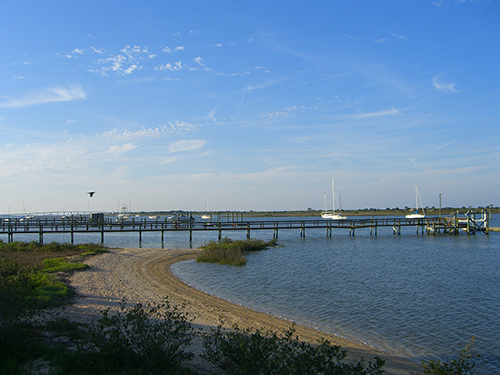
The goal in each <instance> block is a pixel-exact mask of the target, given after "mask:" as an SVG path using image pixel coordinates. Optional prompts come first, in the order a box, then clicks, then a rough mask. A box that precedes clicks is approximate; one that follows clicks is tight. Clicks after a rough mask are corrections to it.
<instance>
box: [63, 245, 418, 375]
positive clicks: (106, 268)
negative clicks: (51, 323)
mask: <svg viewBox="0 0 500 375" xmlns="http://www.w3.org/2000/svg"><path fill="white" fill-rule="evenodd" d="M198 252H199V250H169V249H111V250H110V251H109V252H107V253H104V254H100V255H97V256H93V257H90V258H88V259H87V260H86V261H85V263H87V264H89V265H90V266H91V268H90V269H88V270H86V271H83V272H75V273H74V274H73V275H72V276H71V277H70V285H71V286H72V287H73V288H74V289H75V291H76V293H77V297H76V300H75V302H74V303H73V304H72V305H70V306H67V307H66V309H65V311H64V312H63V316H67V317H68V318H69V319H70V320H74V321H79V322H91V321H93V320H95V319H96V318H99V317H100V311H101V310H103V309H105V308H108V307H109V308H110V309H111V310H116V309H117V308H118V304H119V303H120V302H121V301H122V300H125V301H127V303H129V304H136V303H141V304H144V305H146V304H148V303H160V302H162V301H164V299H165V298H166V297H168V299H169V301H170V302H171V303H172V304H175V305H178V306H181V305H183V306H184V307H183V308H182V311H184V312H185V313H187V314H188V317H190V318H191V319H193V325H194V327H195V328H202V329H203V330H207V331H208V330H209V329H210V328H211V327H215V326H217V325H219V324H220V323H221V321H224V326H226V327H228V328H230V327H232V326H234V325H235V324H237V325H238V326H239V327H240V328H243V329H245V328H254V329H261V330H263V331H266V330H272V331H274V332H278V333H279V332H283V331H286V330H288V329H289V328H290V327H291V326H292V322H291V321H289V320H285V319H280V318H277V317H274V316H271V315H268V314H265V313H261V312H258V311H254V310H252V309H249V308H246V307H243V306H240V305H236V304H233V303H230V302H228V301H225V300H222V299H219V298H217V297H214V296H211V295H209V294H207V293H205V292H202V291H199V290H197V289H195V288H193V287H191V286H189V285H187V284H185V283H184V282H182V281H181V280H179V279H178V278H176V277H175V276H174V275H173V274H172V272H171V271H170V266H171V265H172V264H174V263H176V262H180V261H185V260H189V259H193V258H194V257H195V256H196V254H197V253H198ZM295 329H296V333H297V335H298V336H299V338H300V339H302V340H306V341H309V342H311V343H317V342H318V341H319V340H320V339H321V338H325V339H327V340H329V341H330V342H331V343H334V344H337V345H340V346H341V347H342V348H344V349H346V350H347V352H348V356H349V357H350V358H353V359H358V358H359V357H363V358H365V359H366V360H371V359H372V358H373V357H374V356H376V355H378V356H380V357H382V358H384V359H385V360H386V366H385V370H386V371H387V373H389V374H417V373H421V372H422V371H421V366H420V364H419V363H415V362H414V361H411V360H409V359H406V358H401V357H398V356H394V355H390V354H387V353H383V352H380V351H378V350H376V349H374V348H372V347H370V346H367V345H361V344H358V343H354V342H351V341H348V340H345V339H342V338H340V337H337V336H332V335H329V334H326V333H323V332H320V331H318V330H315V329H313V328H309V327H305V326H301V325H299V324H297V325H295ZM190 350H191V351H192V352H193V353H195V359H194V360H193V361H192V364H191V365H192V366H193V367H194V368H196V369H197V370H198V371H200V372H204V373H211V371H214V370H215V369H214V368H213V367H212V366H211V365H210V364H207V363H204V362H203V361H202V360H201V359H200V357H199V354H201V353H202V350H203V348H202V345H201V339H197V340H194V342H193V345H192V347H191V348H190Z"/></svg>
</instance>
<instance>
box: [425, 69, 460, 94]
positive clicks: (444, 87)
mask: <svg viewBox="0 0 500 375" xmlns="http://www.w3.org/2000/svg"><path fill="white" fill-rule="evenodd" d="M442 75H443V74H438V75H437V76H435V77H433V78H432V84H433V85H434V87H435V88H436V89H438V90H439V91H443V92H446V93H448V94H455V93H458V92H462V91H461V90H457V89H456V88H455V86H456V83H441V82H438V80H439V79H440V78H441V76H442Z"/></svg>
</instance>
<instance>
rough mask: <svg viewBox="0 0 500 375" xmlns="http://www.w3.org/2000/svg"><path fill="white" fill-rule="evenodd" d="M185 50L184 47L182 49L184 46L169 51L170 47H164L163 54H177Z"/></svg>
mask: <svg viewBox="0 0 500 375" xmlns="http://www.w3.org/2000/svg"><path fill="white" fill-rule="evenodd" d="M185 49H186V47H184V46H177V47H175V48H174V49H171V48H170V47H167V46H165V47H163V52H167V53H173V52H177V51H183V50H185Z"/></svg>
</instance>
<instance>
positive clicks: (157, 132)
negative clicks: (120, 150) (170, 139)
mask: <svg viewBox="0 0 500 375" xmlns="http://www.w3.org/2000/svg"><path fill="white" fill-rule="evenodd" d="M199 126H200V125H197V124H191V123H187V122H184V121H177V122H169V123H168V124H166V125H164V124H162V125H159V126H157V127H155V128H144V127H143V128H142V129H140V130H136V131H129V130H127V129H124V130H122V131H119V130H117V129H116V128H115V129H113V130H111V131H107V132H104V133H103V134H102V136H103V137H104V138H109V139H115V140H130V139H137V138H144V137H149V138H155V137H166V136H170V135H173V134H183V133H186V132H190V131H194V130H196V129H197V128H198V127H199Z"/></svg>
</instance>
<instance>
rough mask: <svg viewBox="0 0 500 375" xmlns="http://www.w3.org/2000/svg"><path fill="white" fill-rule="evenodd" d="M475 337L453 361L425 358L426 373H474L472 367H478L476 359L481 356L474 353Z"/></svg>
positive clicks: (454, 374)
mask: <svg viewBox="0 0 500 375" xmlns="http://www.w3.org/2000/svg"><path fill="white" fill-rule="evenodd" d="M474 340H475V337H472V339H471V341H470V342H469V343H468V344H467V345H465V347H464V348H463V349H462V350H461V351H460V355H459V356H458V358H457V359H453V360H451V361H441V360H439V359H437V360H434V359H431V360H424V361H423V362H422V367H423V369H424V374H428V375H469V374H472V369H474V367H476V362H475V359H476V358H478V357H479V355H478V354H474V353H473V350H472V349H473V346H474Z"/></svg>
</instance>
